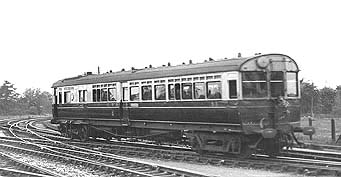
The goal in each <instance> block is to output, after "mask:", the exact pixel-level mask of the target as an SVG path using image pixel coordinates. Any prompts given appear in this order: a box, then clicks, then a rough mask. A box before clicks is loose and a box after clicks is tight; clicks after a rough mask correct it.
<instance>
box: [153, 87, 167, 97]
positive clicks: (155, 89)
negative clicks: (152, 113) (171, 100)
mask: <svg viewBox="0 0 341 177" xmlns="http://www.w3.org/2000/svg"><path fill="white" fill-rule="evenodd" d="M161 86H162V87H163V89H164V96H163V99H158V97H157V96H156V94H157V87H161ZM166 95H167V88H166V84H157V85H154V99H155V101H165V100H167V98H166Z"/></svg>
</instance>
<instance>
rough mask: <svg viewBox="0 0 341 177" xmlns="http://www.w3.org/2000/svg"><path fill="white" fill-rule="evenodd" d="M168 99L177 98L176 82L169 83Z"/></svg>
mask: <svg viewBox="0 0 341 177" xmlns="http://www.w3.org/2000/svg"><path fill="white" fill-rule="evenodd" d="M168 99H169V100H174V99H175V88H174V84H169V85H168Z"/></svg>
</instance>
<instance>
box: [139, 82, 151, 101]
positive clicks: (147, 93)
mask: <svg viewBox="0 0 341 177" xmlns="http://www.w3.org/2000/svg"><path fill="white" fill-rule="evenodd" d="M141 89H142V100H152V86H151V85H147V86H142V87H141Z"/></svg>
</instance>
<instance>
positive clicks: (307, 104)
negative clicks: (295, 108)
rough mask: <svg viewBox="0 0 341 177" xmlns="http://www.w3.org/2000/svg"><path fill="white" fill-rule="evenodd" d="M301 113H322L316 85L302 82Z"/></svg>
mask: <svg viewBox="0 0 341 177" xmlns="http://www.w3.org/2000/svg"><path fill="white" fill-rule="evenodd" d="M301 112H302V113H304V114H307V113H309V114H313V113H320V97H319V90H318V89H317V87H316V86H315V85H314V83H308V82H304V81H303V80H302V81H301Z"/></svg>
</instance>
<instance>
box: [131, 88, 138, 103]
mask: <svg viewBox="0 0 341 177" xmlns="http://www.w3.org/2000/svg"><path fill="white" fill-rule="evenodd" d="M138 100H140V92H139V87H130V101H138Z"/></svg>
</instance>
